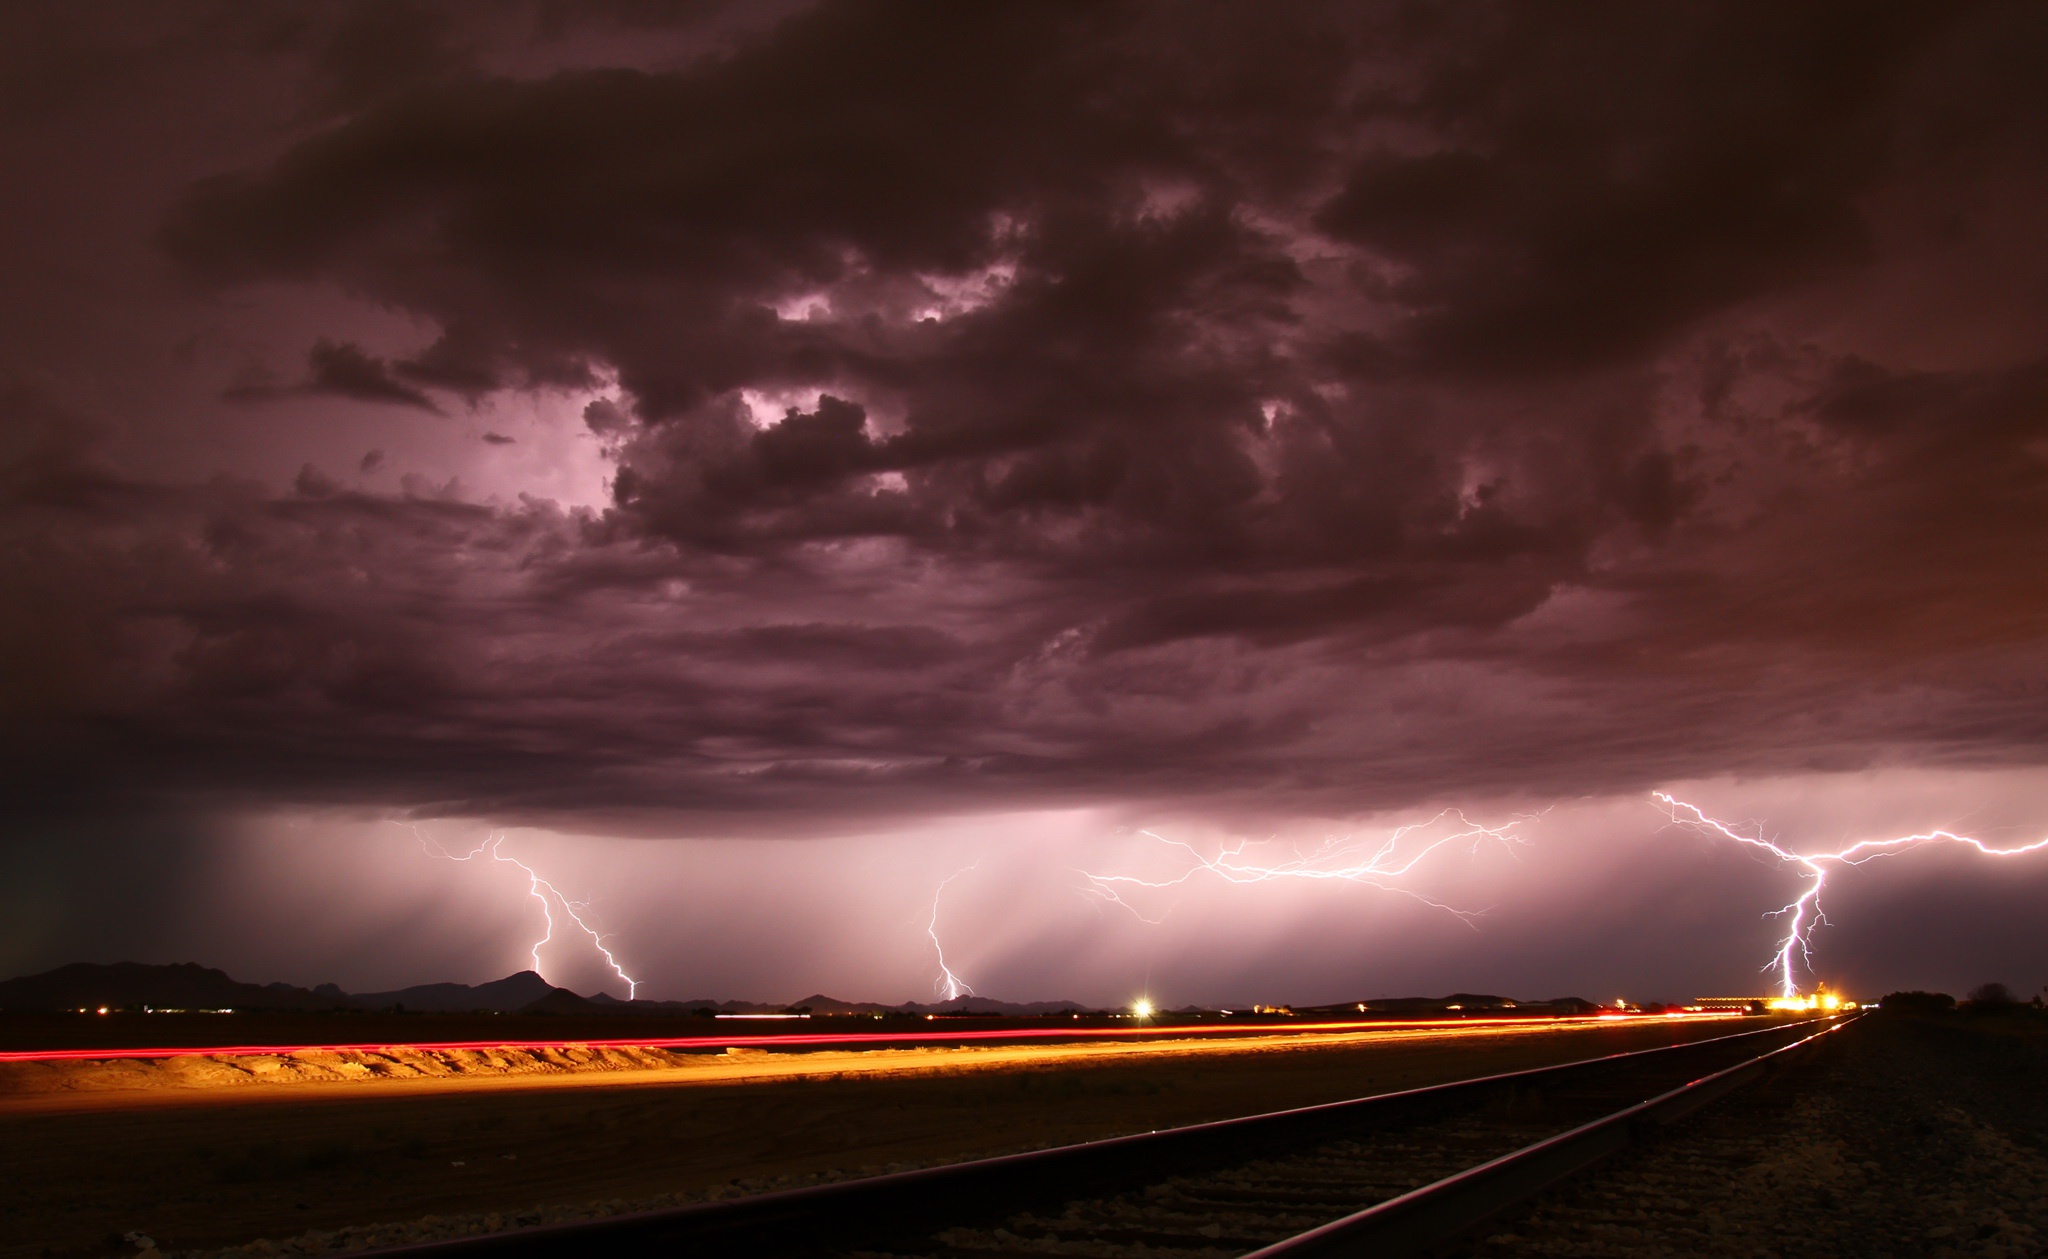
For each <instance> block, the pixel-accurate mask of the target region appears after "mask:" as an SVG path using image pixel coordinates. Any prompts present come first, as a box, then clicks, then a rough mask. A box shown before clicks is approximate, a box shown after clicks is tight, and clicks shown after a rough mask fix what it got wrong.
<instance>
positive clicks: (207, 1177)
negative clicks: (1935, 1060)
mask: <svg viewBox="0 0 2048 1259" xmlns="http://www.w3.org/2000/svg"><path fill="white" fill-rule="evenodd" d="M1730 1030H1734V1029H1733V1028H1732V1027H1731V1026H1730V1025H1729V1024H1725V1023H1721V1024H1692V1025H1687V1024H1678V1023H1672V1024H1665V1023H1646V1024H1630V1025H1616V1026H1597V1025H1596V1026H1591V1027H1587V1026H1577V1027H1573V1028H1570V1029H1566V1030H1550V1029H1530V1030H1517V1031H1515V1032H1512V1033H1507V1032H1500V1031H1493V1032H1480V1031H1479V1030H1478V1029H1476V1028H1473V1027H1470V1026H1465V1027H1459V1028H1456V1029H1452V1030H1451V1031H1450V1032H1449V1033H1448V1034H1445V1033H1438V1034H1421V1033H1416V1032H1401V1033H1387V1032H1365V1033H1345V1034H1340V1035H1331V1036H1301V1037H1266V1038H1260V1039H1259V1040H1257V1041H1233V1042H1213V1041H1211V1042H1202V1041H1197V1042H1193V1043H1188V1042H1179V1041H1176V1042H1172V1043H1166V1044H1162V1043H1156V1042H1154V1043H1144V1044H1127V1043H1109V1044H1100V1043H1098V1044H1089V1045H1082V1046H1070V1045H1031V1046H1006V1047H998V1048H979V1047H977V1048H971V1049H942V1050H930V1049H926V1050H900V1049H899V1050H879V1051H869V1052H865V1053H814V1054H785V1053H772V1054H771V1053H742V1054H738V1055H724V1056H711V1055H676V1057H678V1058H681V1059H683V1060H682V1061H680V1062H672V1063H663V1064H660V1065H652V1064H650V1063H649V1062H648V1060H646V1059H644V1058H641V1057H640V1056H639V1055H641V1054H645V1053H648V1052H650V1051H644V1050H635V1051H606V1053H607V1054H612V1053H616V1054H618V1055H619V1057H617V1058H612V1057H609V1056H598V1057H594V1058H593V1059H592V1060H591V1061H590V1062H585V1063H578V1064H575V1065H574V1068H573V1069H571V1068H569V1067H563V1066H560V1065H550V1066H549V1067H548V1069H546V1070H542V1069H541V1068H540V1067H539V1066H533V1067H532V1068H531V1069H528V1064H524V1063H522V1062H520V1061H517V1060H512V1059H505V1060H504V1064H503V1065H502V1066H499V1065H493V1057H492V1055H493V1054H494V1053H497V1054H502V1053H503V1052H504V1051H491V1052H487V1053H483V1054H479V1055H478V1056H477V1057H476V1058H475V1059H464V1060H462V1062H463V1064H464V1065H463V1067H462V1069H460V1070H456V1069H453V1068H451V1069H450V1070H449V1071H448V1072H447V1073H445V1074H431V1073H427V1072H426V1071H425V1070H422V1073H421V1074H417V1075H414V1076H412V1077H409V1078H400V1077H393V1076H383V1077H379V1076H377V1075H376V1074H375V1072H374V1070H371V1071H365V1072H363V1073H361V1074H360V1076H358V1075H357V1073H353V1072H345V1071H341V1070H340V1069H339V1068H341V1067H342V1066H345V1065H348V1064H347V1062H346V1060H345V1057H343V1060H341V1061H333V1062H330V1061H328V1060H326V1059H325V1058H323V1057H320V1056H318V1055H314V1056H311V1057H309V1058H308V1059H307V1060H304V1061H297V1062H292V1063H287V1062H280V1064H279V1065H278V1066H276V1067H274V1068H269V1069H257V1068H255V1067H254V1066H253V1065H252V1064H250V1063H246V1062H234V1061H230V1062H214V1061H212V1060H205V1059H201V1060H196V1061H188V1060H186V1059H182V1058H178V1059H170V1060H167V1061H166V1062H165V1063H164V1064H163V1065H161V1066H159V1067H155V1068H150V1067H148V1066H147V1065H146V1064H98V1065H99V1067H100V1068H101V1069H103V1071H104V1074H100V1075H95V1074H94V1071H95V1064H64V1067H65V1070H64V1071H60V1072H55V1073H54V1075H55V1076H57V1077H61V1078H62V1079H64V1080H68V1081H69V1084H68V1085H66V1084H59V1085H56V1086H52V1081H51V1078H50V1077H48V1076H46V1077H45V1078H43V1079H42V1080H41V1082H40V1084H36V1085H34V1086H32V1087H27V1088H17V1089H16V1090H15V1091H14V1092H12V1093H11V1094H9V1095H7V1096H5V1097H0V1238H4V1240H0V1256H4V1257H5V1259H13V1257H15V1256H23V1257H26V1256H51V1257H54V1259H68V1257H70V1256H87V1255H111V1254H122V1253H125V1254H134V1253H135V1247H134V1246H133V1245H132V1244H131V1243H127V1242H124V1241H122V1235H123V1234H124V1233H128V1232H130V1231H139V1232H143V1233H146V1234H148V1235H149V1236H151V1237H153V1238H154V1239H155V1240H156V1241H157V1243H158V1245H159V1246H160V1247H161V1248H162V1249H163V1250H164V1251H166V1252H170V1251H182V1250H195V1249H204V1248H209V1247H219V1246H224V1245H231V1244H236V1243H246V1242H249V1241H250V1240H251V1239H254V1238H258V1237H269V1238H286V1237H293V1236H297V1235H301V1234H305V1233H307V1232H308V1231H309V1230H316V1229H317V1230H335V1229H339V1228H342V1227H344V1226H348V1225H362V1224H368V1223H372V1222H376V1221H405V1220H417V1219H418V1218H420V1217H422V1216H425V1215H429V1214H439V1215H449V1214H456V1213H487V1212H497V1213H502V1214H503V1216H504V1217H506V1218H513V1217H515V1216H517V1215H519V1214H521V1213H531V1212H534V1211H536V1210H539V1209H542V1208H546V1207H549V1206H560V1205H562V1204H580V1203H588V1202H592V1201H600V1200H613V1199H625V1200H641V1199H648V1200H651V1199H655V1198H657V1197H658V1196H660V1195H664V1194H677V1193H695V1194H702V1193H705V1192H707V1191H709V1190H712V1189H719V1190H721V1191H724V1192H733V1191H737V1190H738V1189H742V1188H754V1187H766V1186H767V1185H769V1184H771V1183H773V1182H774V1181H775V1179H776V1178H778V1177H783V1178H787V1177H803V1176H813V1175H818V1174H822V1173H828V1172H832V1171H834V1170H835V1169H836V1170H845V1169H854V1168H872V1169H880V1168H884V1167H887V1166H889V1165H892V1164H894V1165H912V1164H927V1163H932V1162H941V1161H949V1160H953V1159H959V1158H967V1157H976V1156H981V1155H987V1154H993V1153H999V1152H1005V1151H1011V1150H1018V1149H1029V1148H1035V1147H1039V1146H1044V1145H1049V1144H1060V1143H1064V1142H1069V1141H1078V1140H1087V1139H1092V1138H1096V1137H1103V1136H1110V1135H1114V1134H1117V1133H1123V1132H1133V1131H1144V1130H1148V1129H1151V1128H1159V1127H1166V1126H1170V1125H1174V1124H1183V1123H1194V1122H1199V1121H1202V1120H1206V1119H1215V1118H1222V1117H1225V1116H1229V1115H1237V1114H1249V1113H1255V1112H1258V1111H1262V1110H1274V1109H1280V1108H1284V1107H1289V1106H1299V1105H1307V1104H1312V1103H1315V1102H1323V1101H1333V1100H1337V1099H1340V1098H1344V1097H1353V1096H1358V1095H1361V1094H1365V1093H1373V1092H1384V1091H1387V1090H1390V1089H1397V1088H1406V1087H1414V1086H1417V1085H1421V1084H1428V1083H1435V1082H1440V1081H1443V1080H1449V1079H1455V1078H1460V1077H1465V1076H1471V1075H1476V1074H1483V1073H1486V1072H1492V1071H1504V1070H1513V1069H1517V1068H1520V1067H1527V1066H1537V1065H1542V1064H1545V1063H1552V1062H1561V1061H1568V1060H1571V1059H1575V1058H1583V1057H1589V1056H1593V1055H1596V1054H1600V1053H1610V1052H1619V1051H1621V1050H1626V1049H1636V1048H1645V1047H1648V1046H1650V1045H1653V1044H1667V1043H1673V1042H1675V1041H1680V1040H1692V1039H1700V1038H1703V1037H1707V1036H1713V1035H1720V1034H1725V1033H1726V1032H1728V1031H1730ZM536 1052H538V1053H540V1054H541V1055H542V1057H541V1059H540V1060H541V1061H545V1053H546V1052H548V1051H536ZM588 1052H590V1053H592V1054H593V1055H597V1054H598V1053H599V1051H588ZM338 1057H340V1056H338ZM451 1061H452V1060H451ZM30 1065H43V1064H30ZM362 1065H364V1066H366V1067H369V1066H372V1064H370V1063H367V1062H366V1063H364V1064H362ZM405 1065H411V1066H415V1067H419V1066H421V1064H410V1063H408V1064H405ZM230 1070H232V1071H240V1072H243V1073H244V1074H243V1075H241V1076H230V1075H225V1074H222V1073H223V1072H226V1071H230ZM286 1072H289V1073H291V1076H292V1077H293V1078H291V1079H290V1080H289V1082H284V1083H274V1082H269V1081H272V1080H275V1079H277V1078H279V1077H280V1076H281V1074H283V1073H286ZM29 1074H33V1073H29ZM17 1079H18V1077H17ZM74 1086H75V1087H74ZM742 1182H744V1183H742Z"/></svg>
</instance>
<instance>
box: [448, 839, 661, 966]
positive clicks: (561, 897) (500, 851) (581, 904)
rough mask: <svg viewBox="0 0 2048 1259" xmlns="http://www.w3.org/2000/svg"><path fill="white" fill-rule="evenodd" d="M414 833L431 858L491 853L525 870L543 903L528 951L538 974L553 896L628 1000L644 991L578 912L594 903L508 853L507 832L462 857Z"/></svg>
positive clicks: (550, 936) (550, 929) (550, 933)
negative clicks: (576, 896) (536, 934)
mask: <svg viewBox="0 0 2048 1259" xmlns="http://www.w3.org/2000/svg"><path fill="white" fill-rule="evenodd" d="M412 833H413V835H414V836H415V837H417V838H418V839H419V841H420V847H421V848H423V849H425V850H426V853H427V855H428V856H430V857H436V858H439V859H441V860H444V861H472V860H474V859H476V858H477V857H481V856H483V855H484V854H485V853H489V854H490V856H491V860H493V861H502V862H504V863H505V864H507V865H513V866H518V867H519V869H520V870H521V871H523V872H524V873H525V875H526V890H527V893H528V895H530V896H532V897H533V899H534V900H535V901H537V902H539V904H540V915H541V923H542V931H541V937H540V939H538V940H535V941H534V942H533V946H532V948H531V949H529V950H528V952H529V953H530V954H531V956H532V958H533V973H534V974H536V975H539V976H540V977H541V978H542V979H546V978H547V972H546V971H545V970H543V969H542V968H541V960H540V951H541V948H542V946H544V945H546V944H548V943H550V942H551V941H553V940H554V938H555V915H554V910H553V909H552V908H550V906H549V904H548V898H549V897H550V896H552V897H553V898H554V899H555V900H557V901H559V902H561V906H562V912H563V913H565V914H567V915H568V916H569V921H571V922H573V923H575V924H576V925H577V926H578V927H579V928H581V929H582V931H583V934H585V935H587V936H589V937H590V943H591V944H592V946H593V947H595V948H596V949H597V951H598V953H599V954H600V955H601V956H602V957H603V958H604V961H605V965H607V966H609V967H611V968H612V973H613V974H614V975H617V976H618V977H619V978H620V979H622V980H624V981H625V983H626V1000H628V1001H631V1000H633V999H634V997H635V995H636V994H638V992H639V991H640V981H639V980H637V979H634V978H633V977H632V976H631V975H628V974H627V973H626V969H625V967H623V966H620V965H619V959H618V958H616V957H614V956H612V951H611V949H610V948H608V947H606V945H605V936H603V935H602V934H600V933H599V932H598V930H597V929H596V928H595V927H592V926H591V925H590V924H589V923H587V922H585V921H583V915H582V914H581V913H578V912H577V911H578V910H588V909H589V908H590V902H589V901H572V900H570V899H569V897H568V896H567V895H566V894H565V893H564V892H563V891H562V890H561V889H560V888H558V887H556V886H555V885H554V884H552V883H550V882H548V881H547V880H546V879H544V878H542V877H540V873H539V871H537V870H535V869H534V868H533V867H532V866H530V865H527V864H526V863H525V862H524V861H521V860H520V859H519V858H517V857H513V856H509V855H507V854H506V852H505V851H504V848H503V844H504V842H505V837H504V835H502V834H500V833H498V832H496V831H493V832H492V833H491V835H490V837H489V838H487V839H485V840H484V842H483V843H481V844H478V845H477V846H476V847H475V848H473V849H471V850H470V851H468V852H466V853H463V854H462V855H461V856H459V857H458V856H456V855H455V854H454V853H452V852H449V851H448V850H447V849H446V848H443V847H442V846H441V845H440V844H439V843H437V842H435V841H434V840H433V839H432V838H430V837H429V836H427V835H425V834H424V833H422V832H421V831H420V828H419V827H417V826H415V827H413V828H412Z"/></svg>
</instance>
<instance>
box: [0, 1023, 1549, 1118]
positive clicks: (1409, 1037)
mask: <svg viewBox="0 0 2048 1259" xmlns="http://www.w3.org/2000/svg"><path fill="white" fill-rule="evenodd" d="M1556 1034H1557V1032H1556V1029H1554V1028H1550V1027H1546V1026H1543V1025H1540V1024H1534V1025H1531V1024H1524V1025H1514V1026H1497V1025H1487V1024H1477V1023H1475V1024H1470V1025H1463V1026H1461V1025H1456V1024H1453V1025H1450V1026H1448V1027H1434V1028H1400V1029H1367V1030H1359V1031H1343V1032H1328V1033H1305V1034H1303V1033H1285V1034H1276V1035H1266V1036H1243V1037H1228V1038H1224V1037H1185V1038H1183V1037H1174V1038H1148V1039H1145V1040H1133V1041H1120V1040H1112V1041H1086V1042H1080V1043H1071V1042H1067V1043H1050V1044H1048V1043H1034V1044H1024V1045H951V1046H919V1047H909V1048H880V1049H868V1048H863V1049H818V1050H804V1051H783V1050H774V1049H760V1048H728V1049H725V1050H723V1051H705V1050H670V1049H655V1048H646V1047H639V1046H628V1047H619V1046H599V1047H592V1046H584V1045H573V1044H572V1045H563V1046H558V1047H547V1048H493V1049H416V1048H406V1047H389V1048H381V1049H303V1050H296V1051H293V1052H289V1053H255V1054H211V1055H209V1054H177V1055H172V1056H167V1057H163V1058H122V1059H110V1060H95V1059H74V1060H63V1061H55V1062H48V1061H43V1062H6V1063H0V1110H7V1111H14V1112H21V1111H42V1110H68V1109H74V1108H79V1107H89V1108H98V1107H99V1106H126V1105H137V1104H143V1105H147V1104H152V1103H161V1102H178V1101H192V1102H212V1101H217V1100H222V1098H221V1094H222V1091H224V1090H248V1089H258V1090H262V1091H264V1092H268V1091H269V1090H273V1089H283V1090H288V1091H290V1092H291V1093H293V1094H294V1095H304V1093H305V1092H307V1091H311V1090H318V1091H322V1092H326V1091H330V1090H333V1089H335V1088H336V1087H337V1086H348V1087H347V1088H346V1091H347V1092H348V1093H349V1094H350V1095H358V1096H360V1095H364V1094H378V1093H386V1094H388V1093H391V1092H404V1093H419V1092H444V1091H449V1090H469V1089H475V1088H479V1087H484V1088H493V1087H496V1088H503V1087H540V1088H559V1087H564V1086H573V1085H576V1084H582V1083H589V1084H603V1085H606V1086H611V1087H616V1086H619V1085H630V1084H661V1085H677V1084H691V1083H705V1084H711V1083H728V1082H734V1081H740V1080H747V1079H773V1078H777V1077H790V1076H808V1077H817V1076H829V1077H840V1076H851V1075H877V1074H894V1073H902V1072H919V1071H934V1070H938V1071H953V1070H962V1069H975V1068H986V1067H1010V1066H1018V1065H1029V1064H1036V1063H1052V1062H1060V1063H1076V1062H1086V1061H1099V1060H1104V1059H1129V1058H1133V1057H1142V1056H1149V1055H1166V1056H1174V1057H1179V1056H1184V1055H1188V1054H1214V1053H1223V1054H1244V1053H1258V1052H1270V1051H1277V1050H1282V1049H1304V1048H1313V1047H1318V1046H1330V1047H1334V1046H1343V1045H1367V1044H1385V1043H1395V1042H1400V1041H1415V1040H1431V1041H1444V1040H1450V1041H1469V1040H1486V1041H1498V1040H1501V1039H1503V1038H1516V1039H1521V1038H1530V1037H1542V1036H1555V1035H1556Z"/></svg>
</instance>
